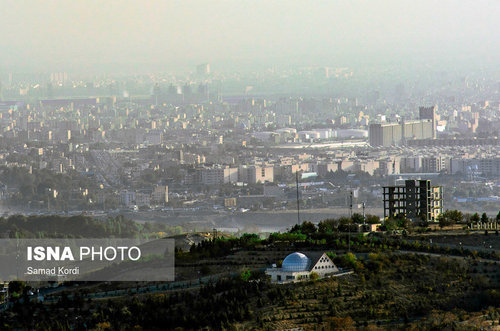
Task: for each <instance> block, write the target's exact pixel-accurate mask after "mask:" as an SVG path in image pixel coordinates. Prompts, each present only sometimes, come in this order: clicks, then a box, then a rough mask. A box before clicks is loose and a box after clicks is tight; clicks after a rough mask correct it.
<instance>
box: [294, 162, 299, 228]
mask: <svg viewBox="0 0 500 331" xmlns="http://www.w3.org/2000/svg"><path fill="white" fill-rule="evenodd" d="M295 187H296V189H297V225H300V202H299V171H298V170H297V171H295Z"/></svg>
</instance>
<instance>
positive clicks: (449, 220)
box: [438, 210, 464, 228]
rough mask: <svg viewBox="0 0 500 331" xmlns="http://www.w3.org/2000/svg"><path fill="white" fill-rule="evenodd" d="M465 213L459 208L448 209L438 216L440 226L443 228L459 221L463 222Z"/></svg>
mask: <svg viewBox="0 0 500 331" xmlns="http://www.w3.org/2000/svg"><path fill="white" fill-rule="evenodd" d="M463 219H464V215H463V214H462V212H460V211H458V210H447V211H445V212H444V213H442V214H440V215H439V216H438V221H439V226H440V227H441V228H443V227H445V226H450V225H453V224H457V223H462V221H463Z"/></svg>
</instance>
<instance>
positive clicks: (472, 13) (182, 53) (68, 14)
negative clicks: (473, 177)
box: [0, 0, 500, 68]
mask: <svg viewBox="0 0 500 331" xmlns="http://www.w3.org/2000/svg"><path fill="white" fill-rule="evenodd" d="M499 19H500V1H498V0H493V1H477V0H476V1H464V0H455V1H444V0H439V1H437V0H436V1H429V0H418V1H416V0H412V1H403V0H394V1H374V0H366V1H355V0H347V1H335V0H332V1H306V0H303V1H295V0H286V1H270V0H267V1H260V0H249V1H244V0H227V1H224V0H197V1H193V0H191V1H190V0H183V1H168V0H157V1H147V0H146V1H145V0H140V1H139V0H98V1H97V0H64V1H47V0H36V1H29V0H0V31H1V36H0V50H1V53H0V54H1V55H0V60H1V61H0V65H3V66H4V67H9V66H17V67H19V66H25V65H26V66H30V67H37V68H44V67H45V66H51V67H59V66H60V67H61V68H64V67H67V66H69V65H71V66H75V65H82V64H92V65H95V64H98V65H101V66H102V65H106V64H117V63H118V64H120V63H137V64H142V63H152V64H166V65H186V66H192V65H195V64H198V63H202V62H210V63H212V64H213V65H215V66H217V65H219V66H222V65H223V64H224V63H233V64H238V63H242V64H245V63H265V64H269V65H271V64H283V63H293V64H302V65H342V64H344V65H350V63H349V61H351V60H358V61H368V62H370V61H374V62H376V61H401V60H404V59H405V58H406V57H408V56H410V55H412V56H414V57H416V58H419V57H421V58H433V57H434V58H437V59H441V60H444V62H446V59H447V57H452V58H453V57H456V56H457V55H462V54H465V55H466V56H471V57H474V58H478V57H479V56H490V57H491V58H496V55H497V54H496V52H498V51H499V50H500V33H499V32H500V31H499V30H500V24H499ZM494 52H495V54H494Z"/></svg>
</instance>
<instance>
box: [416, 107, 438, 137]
mask: <svg viewBox="0 0 500 331" xmlns="http://www.w3.org/2000/svg"><path fill="white" fill-rule="evenodd" d="M436 110H437V106H432V107H420V108H419V109H418V115H419V118H420V119H421V120H424V119H427V120H431V122H432V139H436V137H437V134H436V122H437V120H436Z"/></svg>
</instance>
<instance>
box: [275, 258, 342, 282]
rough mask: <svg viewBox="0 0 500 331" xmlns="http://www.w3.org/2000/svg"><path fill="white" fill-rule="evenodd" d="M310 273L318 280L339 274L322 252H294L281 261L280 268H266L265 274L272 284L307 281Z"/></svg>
mask: <svg viewBox="0 0 500 331" xmlns="http://www.w3.org/2000/svg"><path fill="white" fill-rule="evenodd" d="M312 272H315V273H316V274H318V276H319V277H320V278H322V277H325V276H328V275H329V274H334V273H337V272H339V269H338V268H337V266H335V264H334V263H333V261H332V260H331V259H330V258H329V257H328V255H326V254H325V253H322V252H304V253H302V252H295V253H292V254H289V255H288V256H287V257H285V259H284V260H283V263H282V264H281V268H276V267H273V268H267V269H266V274H267V275H269V276H271V282H273V283H289V282H298V281H301V280H307V279H309V278H310V275H311V273H312Z"/></svg>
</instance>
